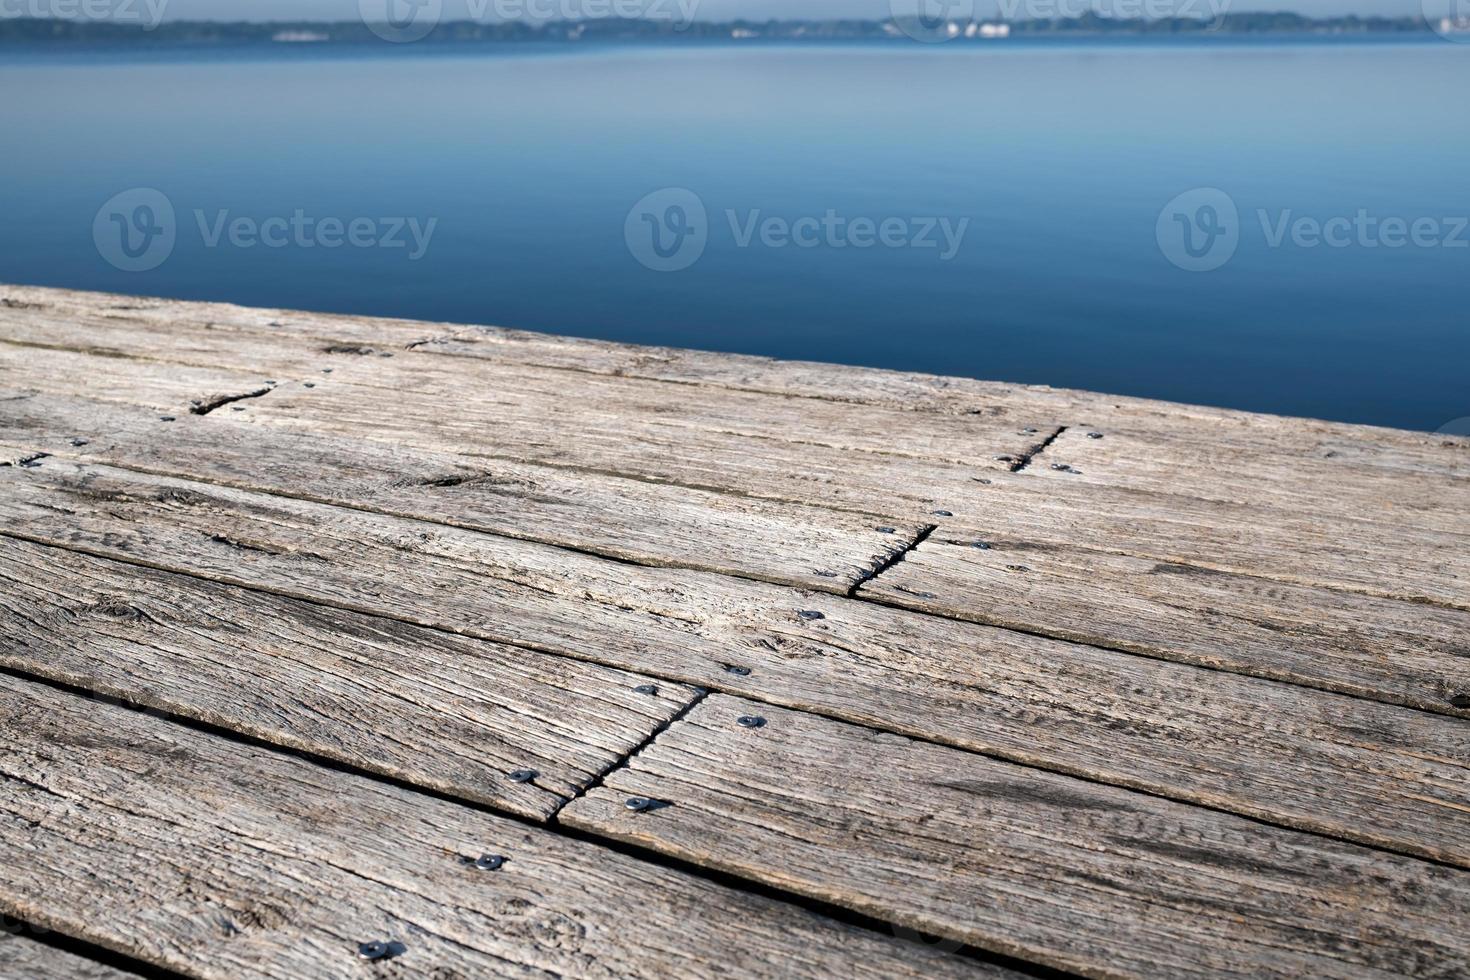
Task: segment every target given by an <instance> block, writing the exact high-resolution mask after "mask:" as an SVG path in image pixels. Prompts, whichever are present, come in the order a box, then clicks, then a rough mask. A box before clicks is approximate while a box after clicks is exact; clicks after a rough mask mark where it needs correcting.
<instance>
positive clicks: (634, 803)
mask: <svg viewBox="0 0 1470 980" xmlns="http://www.w3.org/2000/svg"><path fill="white" fill-rule="evenodd" d="M652 806H653V800H650V799H649V798H648V797H646V796H630V797H628V798H627V799H626V800H624V801H623V808H624V809H626V810H632V811H633V812H634V813H643V812H644V811H645V810H648V809H650V808H652Z"/></svg>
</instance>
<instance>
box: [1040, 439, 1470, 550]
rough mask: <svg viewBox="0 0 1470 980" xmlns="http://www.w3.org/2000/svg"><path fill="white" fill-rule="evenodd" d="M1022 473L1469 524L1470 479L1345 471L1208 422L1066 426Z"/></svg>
mask: <svg viewBox="0 0 1470 980" xmlns="http://www.w3.org/2000/svg"><path fill="white" fill-rule="evenodd" d="M1467 461H1470V454H1467ZM1059 467H1064V468H1059ZM1027 472H1028V473H1034V474H1035V475H1036V476H1037V477H1038V478H1039V479H1043V480H1051V481H1055V482H1060V483H1065V484H1068V485H1078V484H1080V485H1084V486H1117V487H1125V488H1128V489H1131V490H1143V491H1147V492H1149V493H1156V494H1173V495H1182V496H1189V497H1200V498H1202V499H1206V500H1223V501H1229V502H1232V503H1238V504H1254V505H1263V506H1267V507H1271V508H1272V509H1276V510H1285V511H1296V512H1300V513H1309V514H1314V515H1317V516H1319V517H1320V518H1344V517H1345V518H1348V519H1357V520H1368V521H1373V522H1376V523H1380V524H1397V525H1401V526H1409V527H1417V528H1420V529H1427V530H1434V531H1441V532H1445V533H1449V534H1456V535H1458V534H1463V533H1464V531H1465V529H1466V528H1467V527H1470V479H1466V478H1464V477H1459V476H1453V475H1450V474H1447V473H1423V472H1415V471H1410V470H1405V469H1402V468H1393V467H1386V466H1358V467H1354V468H1352V469H1351V470H1350V471H1346V472H1345V470H1344V466H1343V464H1341V463H1340V462H1338V461H1337V459H1336V458H1332V459H1327V458H1321V457H1319V456H1305V455H1285V454H1281V453H1267V452H1265V451H1263V450H1260V449H1242V448H1240V447H1238V446H1234V445H1229V444H1221V443H1215V442H1212V441H1211V440H1210V439H1209V435H1208V431H1207V430H1206V431H1195V432H1194V433H1192V434H1191V435H1190V436H1188V437H1185V436H1184V435H1182V434H1181V435H1180V436H1178V437H1169V436H1161V435H1159V434H1158V433H1155V432H1149V431H1144V430H1139V429H1123V428H1119V427H1116V426H1111V427H1109V428H1108V430H1107V431H1106V432H1104V431H1102V430H1099V429H1086V428H1083V429H1068V430H1067V431H1065V432H1063V433H1062V434H1061V435H1060V436H1059V437H1057V439H1056V440H1055V441H1054V442H1053V443H1052V445H1051V446H1049V447H1048V448H1047V449H1046V451H1045V452H1043V453H1041V454H1040V455H1038V456H1036V457H1035V459H1034V461H1033V462H1032V464H1031V466H1030V467H1029V468H1028V470H1027Z"/></svg>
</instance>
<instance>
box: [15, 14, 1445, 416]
mask: <svg viewBox="0 0 1470 980" xmlns="http://www.w3.org/2000/svg"><path fill="white" fill-rule="evenodd" d="M413 48H414V46H400V47H393V48H387V47H384V48H381V49H377V48H368V49H354V50H352V51H348V52H341V51H319V52H311V51H304V50H301V49H299V48H293V49H291V50H268V51H264V52H262V51H261V50H260V49H253V50H239V51H214V52H207V53H193V54H185V55H182V56H181V55H178V54H169V53H155V54H151V55H146V56H140V55H130V54H126V53H116V52H114V53H109V54H103V55H98V54H95V53H92V54H89V53H46V52H37V51H36V50H35V49H28V50H26V51H17V50H16V49H11V50H10V51H9V52H7V53H0V58H3V59H4V60H3V61H0V86H3V90H4V91H5V92H6V93H7V98H6V99H5V101H4V104H3V105H0V132H3V133H4V137H3V139H4V146H5V152H4V153H3V154H0V214H3V215H5V220H4V221H3V222H0V279H3V280H9V281H16V282H29V283H38V284H47V285H61V286H71V287H78V288H92V289H107V290H117V291H121V292H129V293H139V294H159V295H167V296H175V297H181V298H191V299H215V300H230V301H235V302H240V303H246V304H256V305H271V306H284V307H299V308H304V309H313V310H327V311H340V312H349V313H364V314H384V315H394V316H404V317H414V318H423V319H434V320H450V321H463V322H478V323H493V324H501V325H506V326H515V327H524V328H529V329H535V330H547V331H553V332H558V333H566V334H575V335H582V336H595V337H603V338H608V339H615V340H627V341H636V342H642V343H661V344H674V345H680V346H689V347H701V348H707V349H715V350H728V351H741V352H749V353H760V354H769V355H774V356H779V357H794V358H807V359H814V360H824V361H839V362H845V363H854V364H866V365H874V366H880V367H889V368H903V369H916V370H924V371H933V372H939V373H946V374H960V375H968V376H974V377H982V378H994V379H1002V380H1010V381H1021V382H1040V383H1047V384H1054V385H1065V386H1071V387H1081V388H1090V389H1095V390H1103V391H1110V392H1118V393H1127V394H1137V395H1146V396H1153V397H1161V398H1170V399H1177V400H1183V401H1191V402H1201V403H1209V404H1218V405H1227V406H1234V407H1240V408H1248V409H1257V410H1263V411H1272V412H1282V413H1289V414H1296V415H1309V416H1317V417H1325V418H1334V419H1343V420H1349V421H1362V422H1372V423H1378V424H1385V425H1397V426H1404V427H1412V428H1422V429H1436V428H1439V427H1440V426H1442V425H1444V424H1446V423H1447V422H1450V421H1451V420H1453V419H1457V418H1462V417H1465V416H1470V385H1467V384H1466V381H1465V374H1466V367H1467V364H1470V322H1467V314H1466V310H1467V309H1470V305H1467V300H1470V275H1467V272H1470V247H1466V245H1470V232H1465V233H1461V234H1460V235H1459V239H1460V240H1461V241H1463V242H1465V243H1466V245H1462V246H1460V247H1458V248H1456V247H1449V246H1448V245H1446V244H1445V243H1444V239H1446V238H1448V237H1450V233H1451V232H1452V231H1453V228H1454V219H1455V218H1456V217H1457V216H1466V215H1470V183H1467V181H1466V179H1465V175H1466V173H1467V172H1470V126H1466V125H1465V122H1464V118H1463V102H1464V98H1463V94H1464V92H1465V91H1466V90H1467V82H1470V46H1464V45H1453V44H1449V43H1445V42H1432V41H1425V42H1422V43H1331V44H1328V43H1320V42H1315V43H1291V44H1288V43H1279V42H1274V43H1272V42H1268V43H1237V42H1213V43H1209V42H1207V43H1181V44H1158V43H1149V44H1143V43H1132V42H1122V43H1119V42H1116V41H1114V42H1098V43H1076V42H1072V43H1059V44H1036V43H1023V44H1006V43H996V44H983V45H970V46H965V47H961V46H959V45H942V46H926V45H918V44H912V45H911V44H906V43H901V44H900V43H896V44H891V45H889V44H883V45H875V44H867V45H862V44H851V45H829V46H817V45H813V46H785V45H765V46H754V47H740V46H735V45H725V46H712V45H701V46H697V47H690V48H680V49H671V48H663V47H653V46H628V47H609V48H601V49H586V48H583V49H578V48H544V49H539V48H538V49H526V48H520V49H516V51H515V52H513V53H506V52H505V51H504V50H503V49H501V50H483V49H477V50H474V51H468V50H461V51H458V52H446V51H444V50H442V49H431V48H427V47H423V46H419V49H418V50H413ZM136 187H145V188H154V189H156V190H158V191H159V192H161V193H162V194H163V195H165V196H166V197H167V199H168V201H169V202H170V203H171V204H172V206H173V207H174V209H175V212H176V219H177V220H176V242H175V244H174V247H173V250H172V252H171V253H170V254H169V255H168V257H167V259H166V261H163V262H162V264H161V265H158V266H157V267H156V268H154V269H151V270H149V271H145V272H126V271H122V270H120V269H118V268H116V267H114V266H113V265H111V264H109V263H108V261H106V260H105V259H104V257H103V255H102V254H101V253H100V252H99V250H98V248H97V245H96V243H95V241H94V219H96V218H97V215H98V210H99V208H101V207H102V206H103V204H104V202H107V201H108V200H109V199H111V198H113V196H114V195H117V194H118V193H119V192H122V191H126V190H128V189H130V188H136ZM670 187H675V188H683V189H686V190H688V191H689V192H691V193H692V194H693V195H695V196H696V197H697V200H698V202H699V203H700V204H701V205H702V206H703V208H704V209H705V225H706V227H705V235H706V237H707V244H706V245H705V247H704V251H703V253H702V254H700V255H699V257H698V260H697V261H695V262H693V264H692V265H689V266H688V267H687V268H684V269H682V270H681V271H676V272H659V271H654V270H652V269H650V268H647V267H646V266H645V265H644V264H641V263H640V261H639V260H638V258H637V257H636V256H635V252H636V251H637V249H633V250H630V248H629V245H628V236H627V231H628V218H629V212H630V209H631V208H633V206H634V204H635V202H638V201H639V200H640V199H643V198H644V197H645V195H648V194H650V193H651V192H655V191H658V190H660V189H662V188H670ZM1202 187H1204V188H1217V189H1219V190H1220V191H1223V192H1224V193H1225V194H1226V195H1228V198H1229V199H1230V201H1231V202H1233V204H1234V205H1235V206H1236V207H1237V209H1238V214H1239V223H1238V229H1237V231H1238V235H1239V246H1238V249H1237V251H1236V252H1235V253H1234V255H1233V257H1232V258H1231V259H1230V261H1228V262H1227V263H1225V264H1224V265H1223V266H1221V267H1220V268H1218V269H1216V270H1214V271H1210V272H1189V271H1185V270H1183V269H1181V268H1179V267H1178V266H1176V265H1175V264H1174V263H1173V262H1171V261H1170V259H1169V258H1168V257H1167V255H1166V251H1165V250H1162V249H1161V248H1160V245H1159V240H1158V237H1157V228H1158V224H1159V218H1160V214H1161V211H1162V210H1163V209H1164V208H1165V206H1166V205H1167V204H1169V202H1170V201H1171V200H1173V199H1175V198H1176V196H1178V195H1180V194H1182V193H1185V192H1188V191H1191V190H1192V189H1195V188H1202ZM1191 200H1192V199H1189V198H1186V206H1187V208H1186V210H1187V219H1188V220H1190V221H1194V220H1195V219H1196V218H1198V217H1199V212H1198V208H1197V207H1196V206H1195V205H1194V204H1191V203H1190V201H1191ZM665 204H666V199H665V198H655V199H654V208H653V211H652V212H651V213H652V214H653V215H654V217H653V218H652V219H651V220H652V221H653V222H654V224H655V225H656V224H657V223H658V222H661V221H663V220H664V218H665V217H667V210H666V207H665ZM297 211H301V212H302V213H303V214H304V215H305V216H307V217H309V218H311V219H320V218H336V219H339V220H341V221H342V222H344V223H346V222H350V221H351V220H352V219H355V218H366V219H371V220H372V221H374V222H378V221H379V220H380V219H390V218H407V217H413V218H416V219H417V220H419V221H420V222H425V223H426V222H427V221H428V220H430V219H433V220H435V221H436V224H435V226H434V231H433V235H432V237H431V238H430V239H429V241H428V247H427V249H426V250H425V251H424V254H423V255H422V257H421V258H418V259H417V260H413V259H411V258H410V255H411V254H412V249H411V248H380V247H350V246H347V245H343V246H342V247H337V248H324V247H320V245H318V246H317V247H311V248H307V247H302V246H301V245H300V244H297V243H289V244H287V245H286V246H285V247H281V248H269V247H264V246H262V245H260V244H256V245H255V246H253V247H249V248H246V247H239V245H238V244H234V245H232V244H230V242H229V241H228V238H227V237H222V238H221V239H220V242H219V243H217V244H215V245H214V246H213V247H211V245H210V244H209V241H208V236H207V235H206V234H205V233H204V232H202V231H201V229H200V227H199V225H200V221H201V217H202V220H203V221H204V224H205V228H206V230H208V229H210V228H211V227H213V226H217V224H218V222H219V220H220V219H221V218H222V217H223V218H225V219H226V220H234V219H237V218H246V219H248V221H249V222H251V223H255V224H259V223H261V222H265V221H266V220H267V219H270V218H272V217H277V218H289V217H290V216H292V215H293V214H295V213H296V212H297ZM1258 211H1265V212H1266V213H1267V217H1268V225H1270V226H1274V225H1275V224H1276V223H1278V222H1279V221H1280V220H1281V218H1282V217H1283V216H1284V215H1285V216H1287V217H1288V220H1295V219H1298V218H1302V217H1306V218H1310V219H1313V220H1315V221H1318V222H1327V221H1329V220H1331V219H1333V218H1344V217H1345V218H1352V217H1353V216H1355V215H1357V214H1358V213H1359V212H1360V211H1361V212H1364V213H1365V214H1366V215H1367V216H1368V217H1369V218H1371V219H1376V220H1382V219H1384V218H1401V219H1403V220H1405V221H1406V222H1408V221H1413V220H1416V219H1433V220H1434V221H1435V223H1436V228H1437V229H1438V231H1437V234H1438V236H1439V238H1438V240H1439V241H1440V244H1438V245H1436V246H1434V247H1421V246H1415V245H1412V244H1409V245H1406V246H1404V247H1399V248H1389V247H1386V246H1385V245H1383V244H1382V243H1379V244H1378V247H1370V245H1369V244H1364V243H1363V242H1361V241H1358V240H1356V239H1355V240H1354V241H1353V242H1352V243H1351V244H1349V245H1347V246H1345V247H1331V246H1328V245H1318V246H1316V247H1308V246H1304V245H1302V244H1299V243H1294V242H1293V241H1292V240H1291V237H1290V236H1289V235H1288V236H1287V238H1286V239H1284V240H1283V242H1282V243H1281V244H1280V245H1279V246H1275V247H1273V245H1272V244H1271V242H1270V240H1269V236H1268V234H1267V232H1266V230H1265V229H1263V228H1262V227H1261V223H1260V219H1259V217H1258V214H1257V212H1258ZM829 212H831V213H832V214H834V215H835V216H837V217H838V218H841V219H842V220H843V221H851V220H852V219H857V218H866V219H869V220H871V221H872V222H873V223H874V225H875V226H876V225H878V224H880V223H881V222H882V221H883V220H884V219H898V220H899V221H901V222H903V223H904V224H903V227H904V228H906V229H908V231H909V233H911V234H912V233H915V232H916V231H917V230H918V229H919V228H920V226H921V225H922V223H923V221H924V220H927V219H946V220H948V221H949V222H950V224H951V227H957V226H958V225H959V223H960V222H961V221H967V222H968V223H967V224H966V225H965V231H964V235H963V238H962V239H961V240H960V245H959V248H958V250H957V251H956V252H955V254H954V255H953V257H951V258H948V259H945V258H944V257H943V254H944V252H943V249H941V248H922V247H886V246H884V245H882V244H881V243H880V244H875V245H873V246H872V247H867V248H858V247H852V246H851V243H849V247H836V245H835V244H833V243H832V242H831V241H827V240H824V241H823V242H822V243H821V244H818V245H816V246H814V247H798V246H796V245H791V244H788V245H785V246H784V247H773V246H772V245H771V244H770V243H768V242H767V243H763V242H762V240H761V237H760V235H759V234H757V235H755V236H754V237H752V239H751V240H750V241H749V242H748V243H746V244H745V245H743V246H742V244H741V242H740V238H739V235H738V234H737V231H738V230H739V229H741V228H744V227H749V226H750V222H751V221H752V220H755V221H760V220H764V219H768V218H776V219H779V220H780V221H781V222H785V223H787V224H790V223H794V222H796V221H798V220H799V219H802V218H817V219H820V218H822V217H823V216H824V215H827V214H828V213H829ZM732 215H733V221H734V223H735V229H734V230H732V228H731V221H732ZM127 217H128V218H129V219H130V218H131V210H130V211H129V212H128V215H127ZM632 224H633V227H634V229H635V230H636V229H637V228H638V227H645V229H646V230H645V234H647V233H648V231H647V229H648V228H650V227H651V226H646V225H640V222H639V220H638V216H637V215H635V218H634V221H633V223H632ZM1166 225H1167V222H1166ZM374 227H376V228H379V229H380V230H385V229H386V228H387V227H388V226H387V225H384V224H375V225H374ZM894 227H897V226H894ZM1425 227H1427V226H1425ZM666 230H667V229H666ZM1421 237H1423V236H1421ZM895 240H896V239H895ZM1426 240H1427V239H1426ZM668 241H669V242H672V239H668ZM645 250H646V246H645Z"/></svg>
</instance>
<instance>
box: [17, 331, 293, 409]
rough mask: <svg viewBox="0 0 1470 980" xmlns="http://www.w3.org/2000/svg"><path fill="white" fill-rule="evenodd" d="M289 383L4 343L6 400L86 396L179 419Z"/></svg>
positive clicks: (265, 375)
mask: <svg viewBox="0 0 1470 980" xmlns="http://www.w3.org/2000/svg"><path fill="white" fill-rule="evenodd" d="M283 380H289V379H278V378H275V377H273V376H272V375H271V373H270V372H269V371H250V370H232V369H226V368H212V367H192V366H186V365H180V364H171V363H166V362H158V361H144V360H137V359H134V358H130V357H107V356H105V355H100V354H91V353H82V352H78V351H69V350H53V349H51V348H45V347H23V346H18V345H15V344H7V343H3V342H0V397H14V396H15V395H17V394H21V393H24V392H26V391H44V392H50V393H52V394H61V395H73V394H84V395H86V396H87V397H89V398H96V399H100V400H102V401H109V402H122V403H125V404H130V405H142V406H146V407H148V408H152V409H154V410H155V411H157V412H158V413H160V414H161V415H170V416H175V417H176V416H181V415H188V414H190V411H191V410H193V409H202V408H206V407H208V406H209V405H213V404H218V403H220V402H223V401H228V400H230V399H234V398H238V397H241V396H247V395H250V394H252V393H264V392H268V391H271V390H273V388H274V387H275V386H276V385H277V384H279V383H281V382H282V381H283Z"/></svg>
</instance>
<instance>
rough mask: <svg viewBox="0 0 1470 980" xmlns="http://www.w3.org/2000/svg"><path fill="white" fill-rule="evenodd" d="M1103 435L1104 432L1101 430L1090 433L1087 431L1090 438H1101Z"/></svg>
mask: <svg viewBox="0 0 1470 980" xmlns="http://www.w3.org/2000/svg"><path fill="white" fill-rule="evenodd" d="M1102 437H1103V434H1102V433H1101V432H1089V433H1087V438H1089V439H1101V438H1102Z"/></svg>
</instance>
